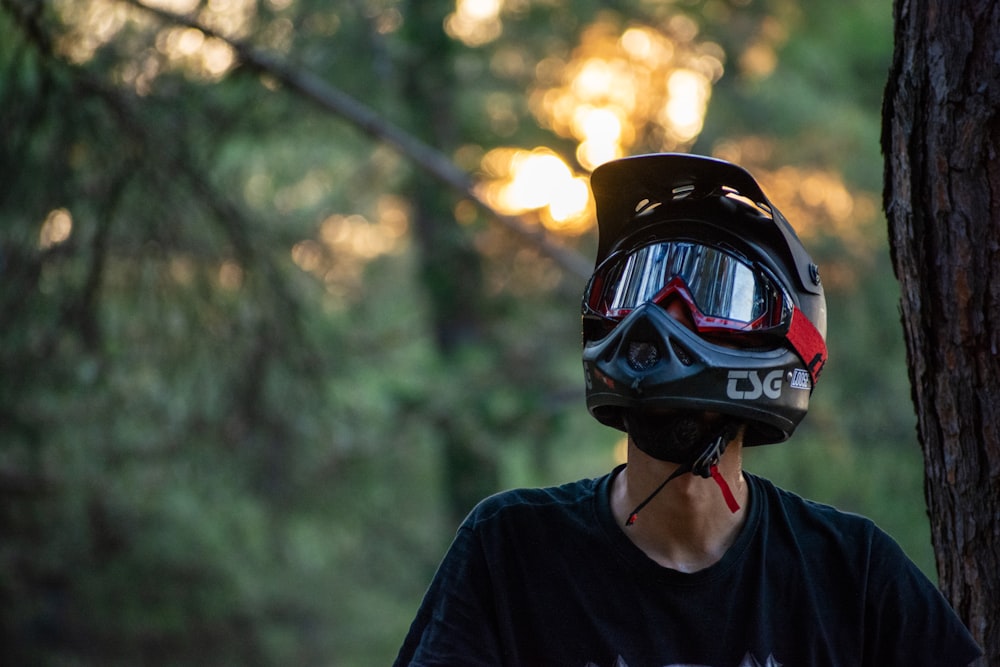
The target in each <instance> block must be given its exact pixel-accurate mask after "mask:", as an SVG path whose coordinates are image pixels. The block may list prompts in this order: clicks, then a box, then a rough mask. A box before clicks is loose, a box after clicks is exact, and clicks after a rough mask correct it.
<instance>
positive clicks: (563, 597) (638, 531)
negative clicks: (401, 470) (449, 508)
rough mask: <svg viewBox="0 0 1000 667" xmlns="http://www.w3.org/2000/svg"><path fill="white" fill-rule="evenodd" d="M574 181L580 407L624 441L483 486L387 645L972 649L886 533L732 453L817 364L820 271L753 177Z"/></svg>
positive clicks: (809, 386) (852, 656)
mask: <svg viewBox="0 0 1000 667" xmlns="http://www.w3.org/2000/svg"><path fill="white" fill-rule="evenodd" d="M591 184H592V187H593V191H594V196H595V199H596V202H597V218H598V225H599V228H600V238H599V245H598V253H597V263H596V269H595V271H594V275H593V277H592V278H591V280H590V282H589V284H588V286H587V289H586V292H585V295H584V300H583V324H584V327H583V329H584V332H583V333H584V348H583V366H584V374H585V378H586V386H587V406H588V409H589V410H590V412H591V413H592V414H593V415H594V417H596V418H597V419H598V420H599V421H601V422H602V423H604V424H607V425H609V426H612V427H614V428H618V429H621V430H624V431H625V432H627V433H628V463H627V464H626V465H624V466H621V467H619V468H617V469H616V470H614V471H612V472H611V473H609V474H608V475H605V476H603V477H600V478H597V479H594V480H582V481H580V482H576V483H572V484H567V485H564V486H561V487H558V488H549V489H521V490H515V491H508V492H505V493H501V494H498V495H496V496H493V497H491V498H488V499H486V500H484V501H483V502H482V503H480V504H479V506H478V507H476V509H475V510H473V512H472V513H471V514H470V515H469V517H468V518H467V519H466V520H465V522H464V523H463V524H462V526H461V528H460V529H459V531H458V534H457V536H456V538H455V541H454V543H453V544H452V546H451V548H450V549H449V552H448V554H447V555H446V556H445V559H444V561H443V562H442V564H441V566H440V568H439V570H438V572H437V574H436V576H435V578H434V581H433V582H432V584H431V586H430V588H429V590H428V592H427V594H426V596H425V599H424V601H423V604H422V605H421V607H420V610H419V612H418V613H417V617H416V619H415V620H414V622H413V625H412V627H411V629H410V632H409V635H408V636H407V637H406V640H405V642H404V644H403V647H402V649H401V650H400V653H399V656H398V657H397V660H396V665H418V666H422V667H430V666H433V665H438V666H444V665H447V666H452V667H459V666H461V667H468V666H475V665H517V666H524V667H543V666H544V667H553V666H557V665H558V666H562V665H565V666H566V667H626V666H628V667H663V666H665V665H673V666H686V665H703V666H709V667H763V666H767V667H777V666H779V665H783V666H785V667H805V666H809V667H819V666H831V667H833V666H847V665H850V666H852V667H857V666H862V667H866V666H870V667H876V666H878V667H884V666H886V665H906V666H907V667H913V666H926V667H932V666H933V667H958V666H961V665H968V664H969V663H970V662H971V661H972V660H974V659H975V658H976V657H977V656H978V655H979V654H980V651H979V648H978V647H977V646H976V644H975V643H974V642H973V640H972V639H971V637H970V636H969V633H968V632H967V631H966V629H965V628H964V627H963V626H962V624H961V623H960V622H959V620H958V619H957V617H956V616H955V614H954V612H953V611H952V610H951V609H950V607H949V606H948V604H947V603H946V602H945V600H944V599H943V598H942V596H941V595H940V593H939V592H938V591H937V589H936V588H935V587H934V586H933V585H932V584H931V583H930V582H929V581H928V580H927V579H926V578H925V577H924V576H923V575H922V574H921V573H920V571H919V570H918V568H917V567H916V566H915V565H914V564H913V563H912V562H910V561H909V560H908V559H907V558H906V556H905V555H904V554H903V552H902V551H901V550H900V548H899V547H898V546H897V545H896V543H895V542H893V541H892V540H891V539H890V538H889V537H888V536H887V535H886V534H885V533H883V532H882V531H880V530H879V529H878V528H877V527H876V526H875V525H874V524H873V523H872V522H871V521H869V520H867V519H864V518H862V517H859V516H856V515H849V514H845V513H841V512H839V511H837V510H835V509H833V508H831V507H827V506H822V505H819V504H815V503H812V502H809V501H806V500H803V499H801V498H799V497H797V496H795V495H793V494H791V493H788V492H786V491H783V490H781V489H778V488H777V487H775V486H774V485H773V484H771V483H770V482H768V481H767V480H764V479H762V478H759V477H756V476H754V475H752V474H750V473H746V472H744V471H743V470H742V450H743V448H744V447H746V446H755V445H763V444H768V443H776V442H781V441H784V440H786V439H787V438H788V437H789V436H790V435H791V434H792V432H793V431H794V430H795V428H796V426H797V425H798V424H799V422H800V421H801V420H802V418H803V417H804V416H805V413H806V411H807V409H808V404H809V397H810V395H811V393H812V390H813V386H814V385H815V383H816V381H817V380H818V378H819V375H820V372H821V371H822V369H823V366H824V364H825V363H826V343H825V333H826V301H825V297H824V295H823V288H822V284H821V282H820V278H819V272H818V270H817V268H816V266H815V264H813V263H812V261H811V259H810V258H809V256H808V254H807V253H806V251H805V249H804V248H803V247H802V244H801V243H800V242H799V240H798V238H797V237H796V235H795V233H794V231H793V230H792V228H791V226H789V224H788V223H787V221H785V219H784V218H783V217H782V215H781V214H780V213H779V212H778V210H777V209H776V208H775V207H774V206H773V205H771V203H770V202H769V201H768V200H767V197H766V196H765V195H764V193H763V192H762V191H761V189H760V187H759V186H758V184H757V183H756V181H755V180H754V179H753V178H752V177H751V176H750V175H749V174H748V173H747V172H746V171H744V170H743V169H741V168H739V167H737V166H735V165H732V164H729V163H726V162H722V161H719V160H713V159H710V158H704V157H698V156H691V155H674V154H664V155H644V156H638V157H634V158H626V159H623V160H617V161H614V162H610V163H608V164H605V165H602V166H601V167H599V168H598V169H597V170H595V172H594V174H593V177H592V180H591Z"/></svg>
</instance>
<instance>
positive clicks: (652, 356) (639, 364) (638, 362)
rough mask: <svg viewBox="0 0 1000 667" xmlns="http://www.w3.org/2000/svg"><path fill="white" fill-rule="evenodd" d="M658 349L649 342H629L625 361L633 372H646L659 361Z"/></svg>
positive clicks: (654, 344)
mask: <svg viewBox="0 0 1000 667" xmlns="http://www.w3.org/2000/svg"><path fill="white" fill-rule="evenodd" d="M661 356H662V355H661V354H660V348H659V347H657V345H656V343H651V342H649V341H641V340H633V341H629V344H628V350H627V352H626V359H627V360H628V365H629V366H631V367H632V369H633V370H637V371H648V370H649V369H650V368H652V367H653V366H655V365H656V363H657V362H658V361H659V360H660V357H661Z"/></svg>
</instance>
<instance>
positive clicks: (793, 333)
mask: <svg viewBox="0 0 1000 667" xmlns="http://www.w3.org/2000/svg"><path fill="white" fill-rule="evenodd" d="M785 340H787V341H788V342H789V343H790V344H791V346H792V349H793V350H795V353H796V354H797V355H799V358H801V359H802V361H803V363H805V365H806V368H807V369H809V376H810V377H811V378H812V382H813V384H814V385H815V384H816V380H818V379H819V374H820V372H822V370H823V366H824V365H825V364H826V343H825V342H823V336H822V335H820V333H819V330H818V329H817V328H816V326H815V325H814V324H813V323H812V322H810V321H809V318H808V317H806V315H805V313H803V312H802V311H801V310H799V308H798V307H797V306H796V308H795V310H793V311H792V321H791V323H789V325H788V333H787V334H785Z"/></svg>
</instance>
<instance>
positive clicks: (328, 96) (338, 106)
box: [121, 0, 591, 279]
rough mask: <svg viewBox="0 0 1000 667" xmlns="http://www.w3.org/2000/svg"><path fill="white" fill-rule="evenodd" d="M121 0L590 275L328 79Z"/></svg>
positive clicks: (580, 261) (184, 19) (574, 256)
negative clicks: (215, 46)
mask: <svg viewBox="0 0 1000 667" xmlns="http://www.w3.org/2000/svg"><path fill="white" fill-rule="evenodd" d="M121 1H122V2H126V3H128V4H130V5H133V6H135V7H138V8H140V9H142V10H144V11H146V12H149V13H151V14H154V15H156V16H157V17H159V18H160V19H161V20H164V21H167V22H169V23H174V24H176V25H182V26H185V27H188V28H194V29H196V30H200V31H201V32H202V33H204V34H205V35H207V36H209V37H214V38H216V39H219V40H221V41H223V42H225V43H226V44H228V45H229V46H230V47H231V48H232V49H233V51H234V52H235V53H236V56H237V58H238V59H239V60H240V62H241V63H243V65H245V66H246V67H248V68H250V69H253V70H256V71H258V72H263V73H266V74H268V75H270V76H272V77H274V78H275V79H277V80H279V81H281V83H282V84H284V86H285V87H287V88H289V89H291V90H294V91H295V92H296V93H298V94H299V95H301V96H303V97H305V98H306V99H308V100H310V101H312V102H314V103H315V104H317V105H318V106H319V107H320V108H322V109H324V110H326V111H329V112H331V113H334V114H336V115H338V116H341V117H342V118H344V119H346V120H347V121H349V122H350V123H352V124H353V125H355V126H356V127H358V128H359V129H360V130H361V131H362V132H363V133H364V134H366V135H368V136H369V137H371V138H373V139H375V140H377V141H381V142H383V143H386V144H388V145H390V146H392V147H393V148H395V149H396V150H397V151H399V153H400V154H401V155H403V156H404V157H406V158H407V159H409V160H411V161H412V162H414V163H415V164H416V165H417V166H419V167H420V168H422V169H424V170H426V171H427V173H429V174H431V175H432V176H433V177H434V178H435V179H437V180H438V181H440V182H441V183H443V184H444V185H446V186H448V187H449V188H451V189H453V190H456V191H457V192H459V193H460V194H461V195H463V196H465V197H468V198H469V199H471V200H472V201H474V202H476V204H477V205H478V206H479V207H480V208H481V209H482V210H484V211H485V212H486V213H487V214H488V215H489V216H490V217H491V218H493V219H495V220H496V221H497V222H499V223H500V224H502V225H504V226H505V227H507V228H508V229H509V230H511V231H513V232H514V233H515V234H517V235H518V236H520V237H522V238H524V239H525V240H527V241H529V242H531V243H534V244H535V245H537V246H538V248H539V249H540V250H541V252H542V253H544V254H545V255H546V256H548V257H549V258H551V259H552V260H553V261H555V262H556V263H557V264H558V265H559V266H561V267H562V268H563V269H564V270H566V271H568V272H569V273H571V274H573V275H575V276H578V277H581V278H583V279H586V278H588V277H589V276H590V273H591V265H590V262H588V261H587V260H586V259H585V258H584V257H583V256H582V255H580V254H579V253H577V252H575V251H574V250H572V249H570V248H567V247H565V246H563V245H561V244H559V243H558V242H556V241H554V240H553V239H552V238H551V237H550V236H549V235H548V234H547V233H546V232H545V231H544V230H542V229H539V228H537V227H533V226H531V225H528V224H527V223H525V222H524V221H523V220H522V219H521V218H518V217H515V216H509V215H505V214H503V213H501V212H500V211H497V210H496V209H495V208H493V207H492V206H491V205H490V204H489V203H488V202H487V201H486V200H485V199H483V198H482V197H481V196H480V195H479V194H478V193H477V192H476V187H475V185H476V184H475V182H474V180H473V179H472V178H471V177H469V175H468V174H466V173H465V172H464V171H462V170H461V169H459V168H458V167H456V166H455V164H454V163H453V162H452V161H451V160H449V159H448V157H447V156H445V155H444V154H442V153H441V152H440V151H437V150H435V149H434V148H433V147H431V146H429V145H427V144H425V143H424V142H422V141H421V140H420V139H418V138H416V137H414V136H413V135H412V134H409V133H407V132H405V131H404V130H402V129H401V128H399V127H397V126H396V125H393V124H392V123H390V122H389V121H387V120H385V119H384V118H383V117H382V116H380V115H379V114H378V113H376V112H375V111H374V110H373V109H371V108H369V107H367V106H365V105H364V104H362V103H361V102H359V101H358V100H356V99H354V98H353V97H351V96H349V95H347V94H346V93H344V92H343V91H340V90H338V89H337V88H335V87H333V86H331V85H330V84H328V83H326V82H325V81H324V80H323V79H321V78H320V77H318V76H316V75H315V74H312V73H311V72H308V71H306V70H303V69H302V68H293V67H291V66H289V65H288V64H287V63H284V62H281V61H279V60H278V59H276V58H273V57H271V56H269V55H268V54H266V53H263V52H261V51H260V50H258V49H255V48H253V47H251V46H250V45H248V44H246V43H244V42H242V41H240V40H236V39H232V38H230V37H227V36H226V35H223V34H221V33H220V32H219V31H217V30H215V29H213V28H210V27H208V26H206V25H204V24H203V23H201V22H199V21H197V20H195V19H193V18H191V17H189V16H183V15H180V14H175V13H173V12H169V11H166V10H163V9H159V8H156V7H150V6H148V5H145V4H143V3H142V2H139V0H121Z"/></svg>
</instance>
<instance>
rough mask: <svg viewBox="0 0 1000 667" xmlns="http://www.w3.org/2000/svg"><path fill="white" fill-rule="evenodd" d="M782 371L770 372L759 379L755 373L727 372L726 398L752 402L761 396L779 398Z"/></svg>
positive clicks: (758, 374) (758, 375)
mask: <svg viewBox="0 0 1000 667" xmlns="http://www.w3.org/2000/svg"><path fill="white" fill-rule="evenodd" d="M783 374H784V371H781V370H776V371H771V372H770V373H768V374H767V375H765V376H764V379H763V380H761V379H760V373H758V372H757V371H729V382H728V383H727V384H726V396H728V397H729V398H731V399H733V400H734V401H753V400H756V399H758V398H760V397H761V396H767V397H768V398H770V399H778V398H781V378H782V375H783Z"/></svg>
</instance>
